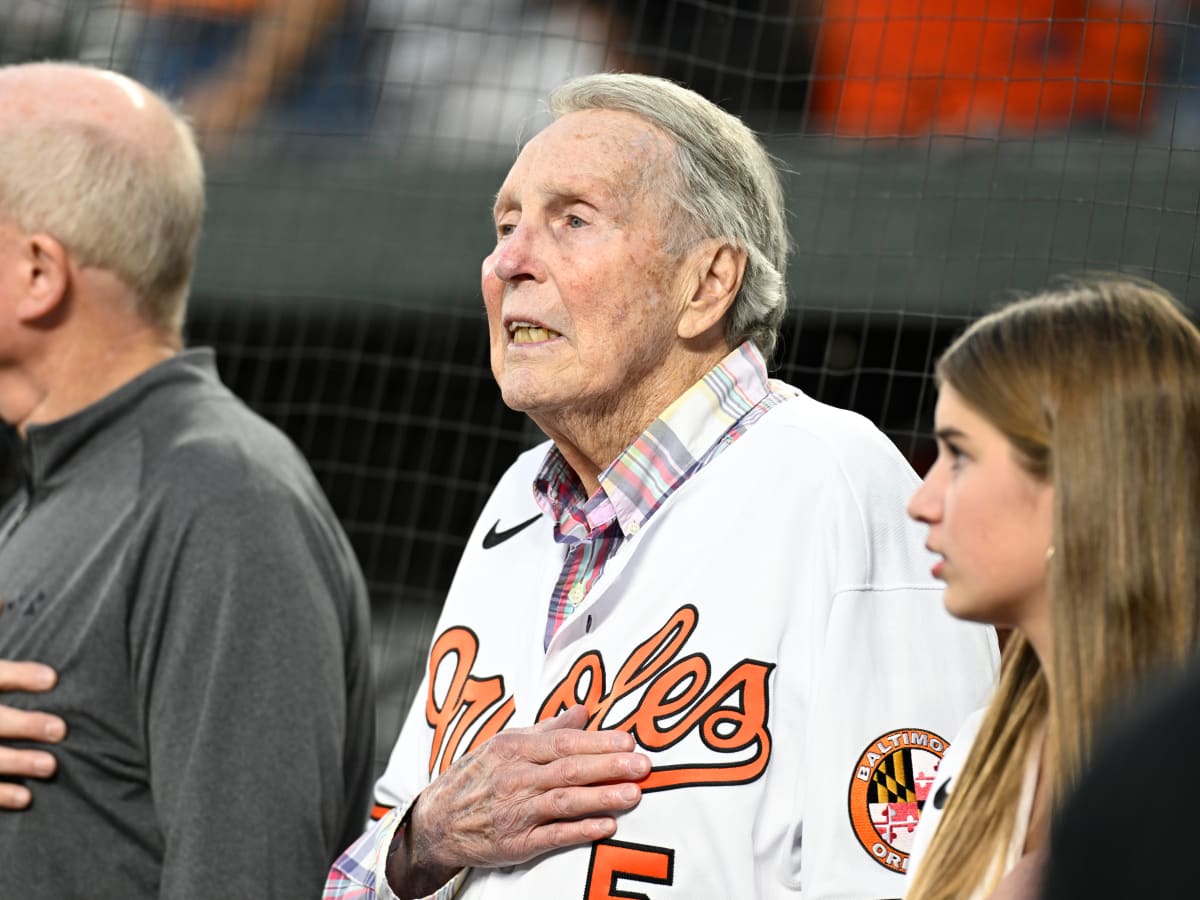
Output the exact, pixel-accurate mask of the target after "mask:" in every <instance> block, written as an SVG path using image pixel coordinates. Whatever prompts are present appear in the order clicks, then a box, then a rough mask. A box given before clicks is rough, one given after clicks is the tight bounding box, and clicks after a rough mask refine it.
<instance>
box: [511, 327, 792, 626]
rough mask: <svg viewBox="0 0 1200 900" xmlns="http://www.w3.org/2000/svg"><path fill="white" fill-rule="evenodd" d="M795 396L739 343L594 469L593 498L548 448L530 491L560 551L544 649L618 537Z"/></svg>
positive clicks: (756, 355)
mask: <svg viewBox="0 0 1200 900" xmlns="http://www.w3.org/2000/svg"><path fill="white" fill-rule="evenodd" d="M794 394H795V390H794V388H791V387H789V386H787V385H785V384H783V383H781V382H772V381H770V380H769V379H768V378H767V367H766V364H765V363H764V362H763V358H762V354H760V353H759V352H758V348H757V347H755V346H754V345H753V344H752V343H750V342H749V341H747V342H745V343H743V344H742V345H741V346H739V347H738V348H737V349H736V350H734V351H733V352H731V353H730V354H729V355H728V356H726V357H725V358H724V359H723V360H721V362H720V363H718V364H717V365H716V366H714V367H713V368H712V369H710V370H709V372H708V374H707V375H705V376H704V377H703V378H702V379H700V381H698V382H696V383H695V384H694V385H692V387H690V388H689V389H688V390H687V391H686V392H685V393H684V394H683V395H682V396H681V397H679V399H678V400H676V401H675V402H674V403H672V404H671V405H670V406H669V407H668V408H667V410H666V411H665V412H664V413H663V414H662V415H661V416H660V417H659V418H657V419H655V420H654V421H653V422H652V423H650V426H649V427H648V428H647V429H646V430H645V431H643V432H642V433H641V434H640V435H638V437H637V439H636V440H635V441H634V442H633V443H632V444H630V445H629V446H628V447H626V448H625V450H624V451H623V452H622V453H621V455H620V456H618V457H617V458H616V460H614V461H613V463H612V464H611V465H610V466H609V467H608V468H607V469H605V470H604V471H603V472H601V473H600V479H599V481H600V487H599V488H598V489H597V490H596V492H595V493H594V494H592V496H590V497H589V496H587V494H586V493H585V492H584V487H583V482H582V481H580V479H579V476H577V475H576V474H575V472H574V471H572V469H571V467H570V466H568V465H567V461H566V460H565V459H564V458H563V455H562V454H561V453H560V452H559V450H558V448H557V447H551V448H550V451H549V452H548V453H547V454H546V460H545V462H543V463H542V468H541V469H540V470H539V472H538V475H537V478H536V479H535V480H534V484H533V495H534V500H535V501H536V502H537V504H538V506H539V507H541V509H542V511H543V512H545V513H546V514H547V515H548V516H550V517H551V518H552V519H553V520H554V523H555V524H554V539H555V540H556V541H558V542H559V543H560V544H565V545H566V551H565V553H564V559H563V568H562V572H561V573H560V574H559V577H558V582H557V584H555V586H554V591H553V593H552V594H551V597H550V608H549V611H548V613H547V615H546V631H545V634H544V635H543V641H542V644H543V647H549V646H550V640H551V638H553V637H554V635H555V633H556V632H557V631H558V629H559V627H560V626H561V625H562V623H563V622H565V621H566V620H567V618H568V617H569V616H570V615H571V614H572V613H573V612H574V611H575V610H576V608H578V607H579V605H580V604H581V603H582V602H583V599H584V598H585V597H586V596H587V595H588V592H589V591H590V590H591V589H592V586H593V585H594V584H595V583H596V581H597V580H598V579H599V578H600V576H601V574H603V572H604V566H605V564H606V563H607V562H608V560H610V559H612V558H613V557H614V556H616V554H617V551H618V550H619V549H620V547H621V544H622V543H623V542H624V540H625V538H626V537H628V536H629V535H633V534H636V533H637V532H638V530H639V529H640V528H642V527H643V526H644V525H645V524H646V522H648V521H649V520H650V517H651V516H653V515H654V513H655V512H656V511H657V510H658V508H659V507H660V506H662V505H663V503H664V502H665V501H666V499H667V498H668V497H670V496H671V494H673V493H674V492H675V491H676V490H678V489H679V487H680V485H682V484H683V483H684V482H685V481H687V480H688V479H689V478H691V477H692V476H693V475H695V474H696V473H697V472H699V471H700V470H701V469H703V468H704V467H705V466H706V465H708V464H709V463H710V462H712V461H713V460H714V459H716V457H717V456H718V455H720V453H721V452H722V451H723V450H724V449H725V448H726V447H728V446H729V445H730V444H732V443H733V442H734V441H736V440H737V439H738V438H739V437H741V436H742V435H743V434H745V432H746V430H747V429H749V428H750V426H751V425H753V424H754V423H755V422H757V421H758V420H759V419H760V418H762V416H763V414H764V413H766V411H767V410H769V409H770V408H771V407H772V406H775V405H777V404H778V403H780V402H782V401H784V400H786V399H788V398H789V397H792V396H794Z"/></svg>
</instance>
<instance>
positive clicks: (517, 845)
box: [388, 706, 650, 896]
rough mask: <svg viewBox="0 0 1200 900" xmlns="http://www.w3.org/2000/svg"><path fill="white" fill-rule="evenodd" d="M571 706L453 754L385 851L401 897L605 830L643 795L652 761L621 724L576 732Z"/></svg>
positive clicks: (579, 711)
mask: <svg viewBox="0 0 1200 900" xmlns="http://www.w3.org/2000/svg"><path fill="white" fill-rule="evenodd" d="M586 724H587V710H586V709H584V707H582V706H574V707H572V708H570V709H568V710H566V711H565V712H563V713H561V714H559V715H558V716H556V717H555V718H553V719H548V720H546V721H544V722H540V723H538V724H537V725H534V726H533V727H531V728H515V729H512V730H511V731H503V732H501V733H500V734H498V735H496V736H495V737H493V738H491V739H490V740H488V741H487V742H486V743H484V744H483V745H482V746H481V747H479V748H478V749H477V750H475V751H473V752H472V753H469V754H467V755H466V756H464V757H463V758H461V759H459V760H458V761H456V762H455V763H454V764H453V765H452V766H451V767H450V768H449V769H447V770H446V771H445V772H444V773H443V774H442V775H441V776H439V777H438V778H437V779H435V780H434V781H433V783H432V784H430V785H429V787H427V788H426V789H425V790H424V791H423V792H422V793H421V796H420V797H419V798H418V800H417V802H416V805H415V806H414V807H413V810H412V817H411V819H410V825H409V827H408V828H407V829H406V831H405V836H404V839H403V841H402V842H398V843H397V845H396V847H395V849H394V851H393V852H392V854H391V855H390V856H389V858H388V881H389V882H390V883H391V884H392V889H393V890H395V891H397V893H399V894H400V896H405V895H406V894H407V895H409V896H424V894H426V893H432V891H433V890H436V889H437V888H438V887H440V886H441V885H442V884H444V883H445V882H446V881H448V880H449V879H450V878H451V877H452V876H453V875H454V873H455V872H457V871H458V870H459V869H462V868H464V867H468V866H484V867H489V866H506V865H515V864H517V863H522V862H525V861H526V860H529V859H532V858H533V857H535V856H540V855H541V854H543V853H547V852H549V851H551V850H557V849H560V848H563V847H572V846H575V845H577V844H587V843H591V842H592V841H597V840H602V839H604V838H607V837H611V836H612V835H613V834H614V833H615V832H616V830H617V823H616V819H615V818H614V817H613V816H614V814H615V813H618V812H623V811H625V810H628V809H631V808H633V807H634V806H636V805H637V804H638V801H639V800H640V799H641V794H642V792H641V789H640V788H639V787H638V785H637V782H638V781H640V780H641V779H643V778H645V777H646V775H648V774H649V772H650V760H649V759H648V758H647V757H646V756H645V755H644V754H641V753H634V752H632V751H633V748H634V742H633V737H632V736H631V735H629V734H627V733H625V732H620V731H582V730H581V729H582V728H583V727H584V726H585V725H586Z"/></svg>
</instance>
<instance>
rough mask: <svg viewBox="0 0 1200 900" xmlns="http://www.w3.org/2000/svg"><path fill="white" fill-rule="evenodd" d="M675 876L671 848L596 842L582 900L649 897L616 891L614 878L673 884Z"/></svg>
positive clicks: (628, 899) (618, 899)
mask: <svg viewBox="0 0 1200 900" xmlns="http://www.w3.org/2000/svg"><path fill="white" fill-rule="evenodd" d="M674 877H675V851H674V850H670V849H668V848H666V847H647V846H643V845H642V844H626V843H624V842H623V841H597V842H596V843H595V844H593V845H592V862H591V865H590V866H588V880H587V887H585V888H584V890H583V900H651V898H650V896H649V895H648V894H639V893H635V892H633V891H619V890H617V881H618V880H619V879H628V880H629V881H646V882H649V883H650V884H673V883H674Z"/></svg>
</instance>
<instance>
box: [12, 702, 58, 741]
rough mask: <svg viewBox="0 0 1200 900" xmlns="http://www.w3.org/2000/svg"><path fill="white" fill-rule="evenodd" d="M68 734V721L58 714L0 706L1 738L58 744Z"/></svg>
mask: <svg viewBox="0 0 1200 900" xmlns="http://www.w3.org/2000/svg"><path fill="white" fill-rule="evenodd" d="M66 734H67V723H66V722H64V721H63V720H62V719H60V718H59V717H58V716H54V715H51V714H50V713H44V712H29V711H26V710H21V709H13V708H12V707H11V706H0V740H27V741H41V742H44V743H50V744H57V743H58V742H59V741H61V740H62V739H63V738H64V737H65V736H66Z"/></svg>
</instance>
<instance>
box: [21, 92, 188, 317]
mask: <svg viewBox="0 0 1200 900" xmlns="http://www.w3.org/2000/svg"><path fill="white" fill-rule="evenodd" d="M172 115H173V118H174V121H175V135H174V137H175V140H174V141H173V144H174V146H172V147H170V148H169V151H168V152H162V149H161V148H156V147H150V146H141V145H140V144H138V143H137V142H135V141H132V140H125V139H123V138H122V137H121V136H120V135H119V134H117V133H115V132H114V131H113V130H111V129H107V128H103V127H98V126H96V125H92V124H89V123H87V122H84V121H80V120H78V119H72V118H70V117H69V116H63V117H46V118H44V119H39V120H37V121H35V122H32V123H29V124H26V125H22V126H19V127H14V128H6V129H3V130H0V159H3V160H4V165H3V166H0V217H3V218H5V219H9V220H11V221H14V222H16V224H17V225H18V226H19V227H20V228H21V229H22V230H23V231H25V232H39V231H40V232H45V233H47V234H49V235H51V236H52V237H54V238H55V239H56V240H58V241H60V242H62V244H63V245H64V246H65V247H66V248H67V251H68V252H69V253H70V254H71V257H72V258H73V259H74V260H75V261H76V262H77V263H80V264H82V265H87V266H93V267H95V268H100V269H105V270H107V271H110V272H112V273H114V274H115V275H117V276H118V277H119V278H120V279H121V280H122V281H124V282H125V283H126V284H127V285H128V286H129V287H130V289H131V290H132V291H133V293H134V295H135V296H136V303H137V311H138V313H139V314H140V315H141V316H142V318H143V319H145V320H146V322H148V323H149V324H151V325H153V326H154V327H157V328H165V329H169V330H171V331H173V332H178V331H179V330H180V328H181V327H182V323H183V316H184V311H185V308H186V305H187V295H188V285H189V282H190V280H191V276H192V267H193V264H194V262H195V257H196V244H197V241H198V240H199V237H200V227H201V223H202V220H203V217H204V168H203V164H202V163H201V160H200V153H199V151H198V150H197V148H196V142H195V139H194V138H193V136H192V131H191V128H190V127H189V126H188V124H187V123H186V122H185V121H184V120H183V119H182V118H180V117H179V116H177V115H174V114H172ZM156 151H157V152H156Z"/></svg>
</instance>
